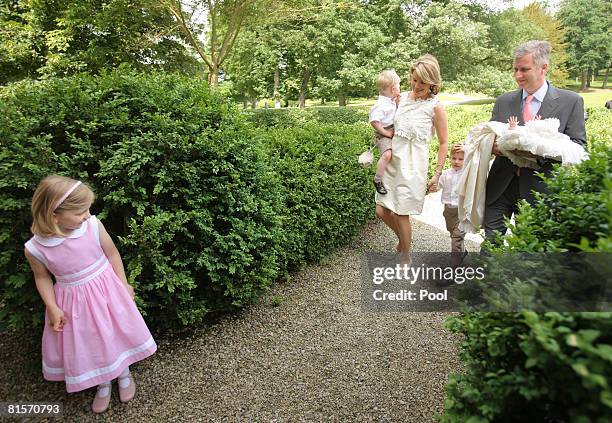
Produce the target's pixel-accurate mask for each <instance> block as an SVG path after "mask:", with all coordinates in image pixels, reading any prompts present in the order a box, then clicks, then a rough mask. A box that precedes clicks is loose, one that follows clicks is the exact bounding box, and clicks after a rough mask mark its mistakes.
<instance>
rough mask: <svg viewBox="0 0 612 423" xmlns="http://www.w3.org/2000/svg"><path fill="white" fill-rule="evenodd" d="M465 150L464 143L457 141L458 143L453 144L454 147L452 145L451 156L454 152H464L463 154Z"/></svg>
mask: <svg viewBox="0 0 612 423" xmlns="http://www.w3.org/2000/svg"><path fill="white" fill-rule="evenodd" d="M463 152H464V151H463V144H461V143H457V144H453V145H452V147H451V157H452V156H453V155H454V154H459V153H462V154H463Z"/></svg>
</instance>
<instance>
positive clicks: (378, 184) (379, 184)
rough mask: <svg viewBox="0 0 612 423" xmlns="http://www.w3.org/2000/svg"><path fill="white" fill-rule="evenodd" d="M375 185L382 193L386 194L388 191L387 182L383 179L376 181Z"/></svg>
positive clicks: (377, 190)
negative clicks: (384, 182)
mask: <svg viewBox="0 0 612 423" xmlns="http://www.w3.org/2000/svg"><path fill="white" fill-rule="evenodd" d="M374 186H375V187H376V192H377V193H379V194H380V195H385V194H386V193H387V188H385V184H383V182H382V181H376V180H375V181H374Z"/></svg>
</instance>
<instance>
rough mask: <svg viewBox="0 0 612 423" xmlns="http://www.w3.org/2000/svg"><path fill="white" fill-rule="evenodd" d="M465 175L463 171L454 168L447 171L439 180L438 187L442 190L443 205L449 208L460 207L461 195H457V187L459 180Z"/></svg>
mask: <svg viewBox="0 0 612 423" xmlns="http://www.w3.org/2000/svg"><path fill="white" fill-rule="evenodd" d="M462 174H463V169H459V170H455V169H453V168H450V169H446V170H445V171H444V172H442V175H441V176H440V179H439V180H438V186H439V187H440V188H442V197H441V199H442V204H444V205H445V206H449V207H453V208H455V207H458V206H459V195H458V194H457V185H459V178H461V175H462Z"/></svg>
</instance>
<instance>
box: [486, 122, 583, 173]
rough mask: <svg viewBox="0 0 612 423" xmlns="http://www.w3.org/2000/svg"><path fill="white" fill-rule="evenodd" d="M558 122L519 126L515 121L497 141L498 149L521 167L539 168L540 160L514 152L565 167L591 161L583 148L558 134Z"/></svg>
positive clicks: (529, 123)
mask: <svg viewBox="0 0 612 423" xmlns="http://www.w3.org/2000/svg"><path fill="white" fill-rule="evenodd" d="M558 129H559V119H556V118H550V119H541V120H539V119H536V120H531V121H529V122H527V123H525V126H516V120H514V124H513V122H512V119H511V120H510V125H509V127H508V128H507V129H506V130H505V131H503V132H502V135H501V137H498V138H497V147H498V148H499V149H500V150H501V151H502V152H503V153H504V155H505V156H506V157H508V158H509V159H510V160H511V161H512V163H514V164H515V165H517V166H519V167H529V168H532V169H538V168H539V167H540V166H538V163H537V158H536V157H527V156H526V155H520V154H516V152H515V150H519V151H526V152H528V153H531V154H533V155H535V156H540V157H544V158H547V159H554V160H559V161H561V163H562V164H563V166H568V165H573V164H578V163H580V162H582V161H583V160H586V159H588V158H589V155H588V153H587V152H586V151H584V148H582V146H580V145H578V144H576V143H574V142H572V140H571V139H570V138H569V137H568V136H567V135H565V134H562V133H560V132H558Z"/></svg>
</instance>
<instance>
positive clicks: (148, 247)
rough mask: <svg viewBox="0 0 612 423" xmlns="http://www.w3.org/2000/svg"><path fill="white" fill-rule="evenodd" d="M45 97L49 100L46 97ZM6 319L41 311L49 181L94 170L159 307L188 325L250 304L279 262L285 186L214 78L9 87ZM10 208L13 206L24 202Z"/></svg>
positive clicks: (133, 269)
mask: <svg viewBox="0 0 612 423" xmlns="http://www.w3.org/2000/svg"><path fill="white" fill-rule="evenodd" d="M41 99H44V101H41ZM1 107H2V113H1V114H2V117H1V118H0V119H1V123H0V127H1V128H2V129H1V131H2V133H1V137H2V139H3V140H8V142H6V141H5V143H3V148H2V156H1V157H2V161H1V163H2V165H1V167H2V170H3V172H2V177H1V178H2V183H1V186H0V207H2V209H3V213H2V220H1V221H0V224H1V225H2V226H1V231H0V232H1V233H2V237H1V239H0V242H1V250H2V256H1V257H0V260H1V261H0V277H1V278H2V279H3V280H5V281H6V284H5V285H4V287H3V288H2V289H3V293H2V294H3V300H2V308H1V310H0V313H1V314H0V318H1V320H2V321H3V322H4V324H5V325H8V326H9V327H12V328H19V327H24V326H27V325H29V324H34V325H36V324H38V323H39V322H40V317H41V313H40V311H41V307H40V300H38V299H37V293H36V291H35V289H34V285H33V283H32V276H31V272H30V271H29V269H28V266H27V264H25V261H24V257H23V246H22V244H23V242H24V241H25V240H26V239H27V238H28V237H29V234H28V226H29V223H30V216H29V202H30V198H31V195H32V192H33V191H34V188H35V187H36V184H37V183H38V181H39V180H40V179H41V178H42V177H43V176H44V175H46V174H49V173H60V174H65V175H69V176H73V177H77V178H80V179H83V180H86V181H88V182H89V183H91V184H92V185H93V188H94V190H95V191H96V193H97V195H98V200H97V202H96V203H95V204H94V206H93V210H94V211H95V212H97V213H98V215H99V216H100V217H101V218H102V220H103V221H104V222H105V223H106V226H107V228H108V229H109V232H110V233H111V234H112V235H113V236H114V238H115V239H116V240H117V241H119V248H120V251H122V253H123V256H124V259H125V262H126V263H127V273H128V277H129V279H130V280H131V281H132V282H135V283H136V285H137V286H138V292H139V296H140V298H141V300H142V302H141V305H142V306H143V309H144V311H145V312H147V313H149V314H150V315H151V316H155V317H158V318H159V320H160V321H161V320H164V319H165V320H169V321H176V320H178V321H180V322H181V323H183V324H188V323H191V322H195V321H199V320H201V318H202V316H203V315H204V314H205V313H206V312H207V311H208V310H210V309H218V308H223V307H226V306H227V305H228V304H234V305H240V304H243V303H244V302H245V301H248V300H249V299H251V298H252V297H253V295H254V292H256V291H257V290H259V289H262V288H264V287H265V286H266V285H267V284H268V283H269V282H270V280H271V279H272V278H274V277H275V276H276V274H277V272H278V263H277V261H276V255H277V254H276V245H277V243H276V239H277V237H278V236H279V235H278V234H279V233H280V230H281V229H280V226H279V224H280V220H279V219H278V217H277V216H276V214H275V209H276V208H277V207H278V204H279V200H280V196H279V195H278V192H277V191H274V190H270V189H269V187H270V185H273V183H272V182H271V180H272V179H273V172H272V170H271V169H270V167H269V165H268V161H267V160H266V158H265V157H264V156H262V154H263V150H262V149H261V146H260V145H258V144H256V143H255V144H253V143H252V129H251V127H250V125H249V124H248V123H247V122H246V121H245V120H244V119H243V118H242V117H241V116H240V114H239V113H238V112H237V111H235V110H234V109H233V108H231V107H230V106H229V105H228V104H227V103H226V102H225V101H224V100H223V99H221V98H220V97H219V96H217V95H215V94H214V93H213V92H211V91H210V90H209V89H208V88H207V87H206V86H205V85H204V84H202V83H195V84H194V83H193V82H191V81H189V80H187V79H184V78H180V77H176V76H171V75H163V74H157V75H153V76H143V75H137V74H133V73H113V74H109V75H106V76H103V77H101V78H92V77H87V76H78V77H74V78H66V79H52V80H48V81H45V82H39V83H22V84H17V85H14V86H11V87H9V88H8V89H6V90H4V91H3V93H2V106H1ZM5 212H10V215H9V214H8V213H5Z"/></svg>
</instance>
